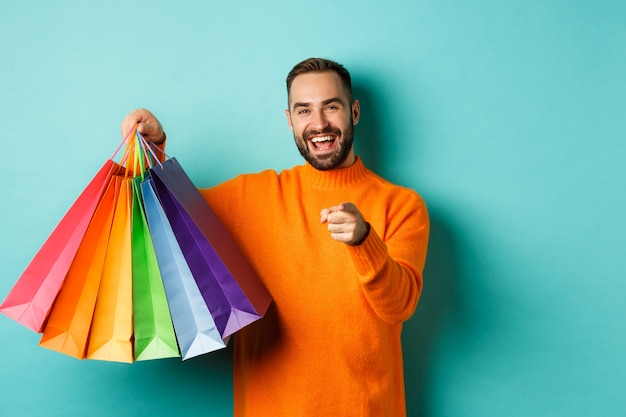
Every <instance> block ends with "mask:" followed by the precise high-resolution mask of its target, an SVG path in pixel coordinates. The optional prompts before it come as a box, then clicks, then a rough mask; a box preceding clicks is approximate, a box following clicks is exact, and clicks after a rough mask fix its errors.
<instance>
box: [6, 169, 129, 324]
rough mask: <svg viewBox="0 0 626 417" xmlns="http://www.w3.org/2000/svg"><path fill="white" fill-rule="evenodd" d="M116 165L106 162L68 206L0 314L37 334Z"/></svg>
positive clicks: (11, 292) (114, 171)
mask: <svg viewBox="0 0 626 417" xmlns="http://www.w3.org/2000/svg"><path fill="white" fill-rule="evenodd" d="M118 168H119V165H117V164H116V163H115V162H113V160H107V161H106V162H105V163H104V165H103V166H102V168H100V170H99V171H98V173H97V174H96V176H95V177H94V178H93V179H92V180H91V182H90V183H89V185H87V187H86V188H85V190H84V191H83V192H82V193H81V194H80V196H79V197H78V199H77V200H76V201H75V202H74V204H73V205H72V206H71V207H70V209H69V210H68V212H67V213H66V214H65V216H64V217H63V218H62V219H61V221H60V222H59V224H58V225H57V226H56V228H55V229H54V230H53V231H52V233H51V234H50V236H49V237H48V239H47V240H46V242H45V243H44V244H43V246H42V247H41V249H39V251H38V252H37V254H36V255H35V257H34V258H33V259H32V261H31V262H30V263H29V265H28V266H27V267H26V269H25V270H24V272H23V274H22V275H21V276H20V278H19V279H18V281H17V282H16V284H15V286H14V287H13V289H12V290H11V291H10V292H9V294H8V295H7V297H6V299H5V300H4V301H3V302H2V304H1V305H0V312H1V313H3V314H5V315H7V316H8V317H10V318H12V319H13V320H15V321H17V322H18V323H20V324H23V325H24V326H26V327H28V328H29V329H32V330H34V331H36V332H39V333H40V332H41V331H42V329H43V326H44V323H45V321H46V319H47V317H48V314H49V313H50V309H51V307H52V305H53V303H54V300H55V299H56V297H57V294H58V292H59V289H60V288H61V285H62V284H63V280H64V279H65V276H66V275H67V272H68V270H69V269H70V265H71V264H72V261H73V260H74V257H75V255H76V252H77V250H78V247H79V246H80V243H81V241H82V240H83V236H84V235H85V231H86V230H87V227H88V225H89V222H90V221H91V218H92V216H93V214H94V212H95V210H96V207H97V206H98V202H99V201H100V199H101V197H102V194H103V193H104V190H105V189H106V186H107V184H108V182H109V179H110V178H111V176H112V175H113V174H115V173H116V171H117V169H118Z"/></svg>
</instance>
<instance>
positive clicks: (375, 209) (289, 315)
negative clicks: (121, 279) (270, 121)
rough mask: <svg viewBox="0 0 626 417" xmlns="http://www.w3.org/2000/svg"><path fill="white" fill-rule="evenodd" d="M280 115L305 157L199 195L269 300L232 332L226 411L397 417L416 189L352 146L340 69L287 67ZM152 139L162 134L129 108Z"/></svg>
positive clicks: (413, 284) (413, 286)
mask: <svg viewBox="0 0 626 417" xmlns="http://www.w3.org/2000/svg"><path fill="white" fill-rule="evenodd" d="M287 92H288V109H287V110H286V111H285V113H286V116H287V123H288V124H289V127H290V128H291V130H292V132H293V135H294V138H295V142H296V145H297V146H298V149H299V150H300V153H301V154H302V156H303V157H304V158H305V160H306V163H305V164H304V165H302V166H296V167H294V168H291V169H289V170H285V171H282V172H281V173H276V172H274V171H271V170H267V171H263V172H260V173H257V174H246V175H240V176H237V177H236V178H234V179H232V180H229V181H226V182H225V183H223V184H220V185H218V186H216V187H213V188H208V189H201V190H200V191H201V193H202V195H203V196H204V197H205V199H206V200H207V201H208V203H209V204H210V205H211V206H212V207H213V209H214V210H215V212H216V214H217V215H218V216H219V217H220V219H221V220H222V221H223V223H224V224H225V226H226V227H227V228H228V229H229V230H230V232H231V233H232V234H233V236H234V238H235V240H236V241H237V242H238V244H239V245H240V247H241V249H242V250H243V252H244V253H245V254H246V256H247V257H248V258H249V260H250V262H251V264H252V266H253V267H254V268H255V270H256V271H257V272H258V274H259V276H260V278H261V280H262V281H263V283H264V284H265V286H266V287H267V289H268V291H269V292H270V294H271V295H272V297H273V299H274V304H273V308H272V309H271V310H270V311H269V312H268V314H267V315H266V317H264V318H263V319H262V320H259V321H257V322H255V323H254V324H252V325H250V326H248V327H246V328H244V329H243V330H241V331H240V332H238V333H237V334H236V336H235V346H234V396H235V405H234V409H235V416H271V417H276V416H286V417H296V416H297V417H302V416H314V417H320V416H372V417H380V416H393V417H398V416H404V415H405V414H406V411H405V408H406V406H405V395H404V377H403V365H402V350H401V343H400V334H401V330H402V323H403V322H404V321H405V320H407V319H408V318H409V317H410V316H411V315H412V314H413V312H414V310H415V307H416V305H417V301H418V298H419V296H420V293H421V289H422V270H423V267H424V262H425V258H426V247H427V240H428V230H429V222H428V215H427V211H426V207H425V205H424V202H423V201H422V199H421V198H420V197H419V196H418V195H417V194H416V193H415V192H413V191H411V190H409V189H406V188H403V187H399V186H396V185H393V184H391V183H389V182H387V181H385V180H384V179H382V178H380V177H378V176H377V175H375V174H374V173H373V172H371V171H369V170H368V169H366V168H365V166H364V165H363V163H362V161H361V160H360V159H359V158H358V157H357V156H356V155H355V153H354V146H353V132H354V126H355V125H356V124H357V123H358V121H359V116H360V107H359V102H358V100H353V98H352V87H351V81H350V75H349V73H348V71H347V70H346V69H345V68H344V67H343V66H341V65H340V64H338V63H336V62H333V61H329V60H324V59H317V58H312V59H308V60H305V61H303V62H301V63H299V64H297V65H296V66H295V67H294V68H293V70H292V71H291V72H290V73H289V75H288V77H287ZM135 123H139V125H138V129H139V131H140V132H141V133H143V134H144V136H145V137H147V138H148V139H149V140H151V141H153V142H155V143H162V142H163V141H164V140H165V133H164V132H163V129H162V127H161V125H160V124H159V122H158V120H157V119H156V118H155V117H154V116H153V115H152V114H151V113H150V112H148V111H147V110H137V111H134V112H132V113H130V114H129V115H128V116H127V117H126V119H125V120H124V122H123V123H122V131H123V133H126V132H127V131H128V130H129V129H130V128H131V127H132V126H133V125H134V124H135Z"/></svg>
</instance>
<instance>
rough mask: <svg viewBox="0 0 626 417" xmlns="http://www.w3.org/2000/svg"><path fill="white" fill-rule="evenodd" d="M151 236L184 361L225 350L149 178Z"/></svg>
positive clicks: (144, 189)
mask: <svg viewBox="0 0 626 417" xmlns="http://www.w3.org/2000/svg"><path fill="white" fill-rule="evenodd" d="M141 194H142V197H143V204H144V208H145V211H146V217H147V220H148V226H149V228H150V236H151V238H152V243H153V244H154V250H155V252H156V257H157V262H158V264H159V269H160V270H161V278H162V280H163V287H164V288H165V294H166V296H167V302H168V305H169V308H170V315H171V317H172V322H173V324H174V330H175V332H176V339H177V341H178V346H179V347H180V352H181V355H182V358H183V360H185V359H189V358H191V357H194V356H198V355H201V354H204V353H209V352H212V351H214V350H218V349H221V348H224V347H226V343H228V338H222V336H221V335H220V333H219V331H218V330H217V328H216V326H215V323H214V321H213V318H212V316H211V313H210V312H209V309H208V307H207V305H206V304H205V302H204V300H203V297H202V295H201V294H200V291H199V289H198V287H197V284H196V283H195V281H194V278H193V276H192V274H191V271H190V270H189V267H188V265H187V262H186V261H185V258H184V256H183V254H182V252H181V248H180V246H179V245H178V243H177V241H176V238H175V237H174V234H173V232H172V228H171V226H170V222H169V220H168V219H167V218H166V216H165V213H164V212H163V208H162V206H161V203H160V202H159V199H158V198H157V195H156V194H155V192H154V186H153V183H152V180H151V179H150V178H146V179H145V180H144V181H143V182H142V183H141Z"/></svg>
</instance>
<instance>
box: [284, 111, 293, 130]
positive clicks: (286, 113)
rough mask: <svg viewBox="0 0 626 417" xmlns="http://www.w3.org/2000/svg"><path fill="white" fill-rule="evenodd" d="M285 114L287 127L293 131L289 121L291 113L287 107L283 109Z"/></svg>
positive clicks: (291, 123)
mask: <svg viewBox="0 0 626 417" xmlns="http://www.w3.org/2000/svg"><path fill="white" fill-rule="evenodd" d="M285 116H287V124H288V125H289V129H291V131H292V132H293V122H292V121H291V113H290V112H289V109H287V110H285Z"/></svg>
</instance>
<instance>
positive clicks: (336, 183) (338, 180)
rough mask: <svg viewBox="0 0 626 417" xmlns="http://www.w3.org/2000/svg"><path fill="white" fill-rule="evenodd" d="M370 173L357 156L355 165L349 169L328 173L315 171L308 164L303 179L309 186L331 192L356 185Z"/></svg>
mask: <svg viewBox="0 0 626 417" xmlns="http://www.w3.org/2000/svg"><path fill="white" fill-rule="evenodd" d="M368 172H369V171H368V170H367V168H365V165H363V161H361V158H359V157H358V156H357V157H356V161H355V162H354V164H352V165H350V166H349V167H347V168H339V169H332V170H328V171H320V170H318V169H315V168H313V166H311V164H309V163H308V162H307V163H306V164H305V165H304V166H303V179H304V181H305V182H306V183H307V184H309V185H311V186H313V187H315V188H322V189H326V190H329V191H330V190H338V189H341V188H344V187H349V186H352V185H356V184H357V183H359V182H360V181H362V180H363V179H364V178H365V177H366V176H367V175H368Z"/></svg>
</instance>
